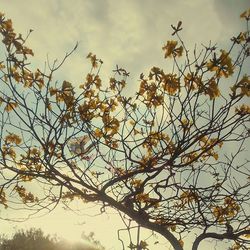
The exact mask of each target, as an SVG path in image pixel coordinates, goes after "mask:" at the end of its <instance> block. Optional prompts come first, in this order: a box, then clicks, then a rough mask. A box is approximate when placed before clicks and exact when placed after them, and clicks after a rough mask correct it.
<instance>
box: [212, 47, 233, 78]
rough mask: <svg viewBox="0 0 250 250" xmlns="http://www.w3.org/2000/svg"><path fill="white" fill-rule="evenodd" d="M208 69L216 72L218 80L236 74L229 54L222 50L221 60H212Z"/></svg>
mask: <svg viewBox="0 0 250 250" xmlns="http://www.w3.org/2000/svg"><path fill="white" fill-rule="evenodd" d="M207 68H208V70H210V71H215V73H216V77H218V78H220V77H222V76H224V77H226V78H227V77H228V76H230V75H232V74H233V73H234V67H233V64H232V60H231V58H230V57H229V53H228V52H226V51H225V50H221V55H220V57H219V58H213V60H210V61H209V62H208V63H207Z"/></svg>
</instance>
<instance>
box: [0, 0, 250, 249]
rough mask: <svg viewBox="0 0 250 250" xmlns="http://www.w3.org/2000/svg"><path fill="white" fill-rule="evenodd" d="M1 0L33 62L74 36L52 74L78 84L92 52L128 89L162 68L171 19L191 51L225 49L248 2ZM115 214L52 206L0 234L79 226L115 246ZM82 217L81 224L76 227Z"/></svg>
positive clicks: (74, 234)
mask: <svg viewBox="0 0 250 250" xmlns="http://www.w3.org/2000/svg"><path fill="white" fill-rule="evenodd" d="M0 3H1V5H0V8H1V9H0V11H1V12H4V13H5V14H6V16H7V17H9V18H11V19H12V20H13V23H14V27H15V30H16V32H17V33H23V34H27V32H28V30H29V29H33V30H34V32H33V33H32V35H31V36H30V38H29V41H28V44H29V46H30V47H31V48H32V49H33V50H34V53H35V57H34V59H33V63H34V64H35V65H36V66H39V67H43V64H44V62H45V61H46V56H47V55H48V56H49V58H50V59H51V60H53V59H55V58H58V59H60V58H62V57H63V56H64V54H65V52H67V51H69V50H71V49H72V48H73V47H74V45H75V43H76V42H77V41H78V42H79V47H78V49H77V51H76V53H75V54H74V55H72V57H71V58H70V59H69V60H68V62H67V63H66V64H65V65H64V67H63V70H61V71H60V72H59V73H60V74H58V79H59V80H63V79H65V80H68V81H71V82H73V83H74V84H75V85H77V84H79V83H81V82H82V81H83V80H84V78H85V75H86V73H87V72H88V70H89V64H88V63H87V61H86V55H87V54H88V52H93V53H95V54H97V56H98V57H99V58H101V59H102V60H103V61H104V66H103V68H102V72H103V75H104V77H106V78H108V77H109V76H111V75H112V72H111V71H112V69H114V67H115V65H116V64H118V65H119V66H121V67H124V68H126V69H127V70H128V71H129V72H131V78H130V80H129V84H131V85H130V86H131V88H133V87H134V86H136V82H137V79H138V76H139V74H140V73H141V72H147V71H148V70H149V69H150V68H151V67H152V66H158V65H160V66H161V67H164V66H166V67H167V66H168V65H167V64H168V63H169V62H166V61H165V60H164V56H163V52H162V49H161V48H162V46H163V44H164V43H165V42H166V41H167V40H169V39H172V37H171V32H172V30H171V28H170V25H171V24H176V23H177V22H178V21H179V20H181V21H182V22H183V28H184V30H183V32H182V36H183V39H184V41H185V42H186V44H187V46H188V47H189V48H190V49H192V48H193V47H194V45H195V44H200V43H205V44H208V42H209V40H211V41H212V42H214V43H218V44H219V46H221V47H226V46H228V41H229V39H230V37H232V36H233V35H235V34H237V33H239V32H240V31H241V30H242V29H244V22H242V21H241V20H240V19H239V15H240V14H241V13H242V12H243V11H244V10H246V9H247V8H249V1H248V0H118V1H117V0H72V1H69V0H25V1H20V0H11V1H10V0H0ZM106 80H107V79H106ZM1 209H2V208H1ZM86 213H87V211H86ZM0 215H1V214H0ZM9 216H10V217H11V214H10V215H9ZM108 217H109V219H108ZM114 218H115V217H114V216H103V217H101V218H99V219H92V218H89V217H80V218H79V217H77V216H73V215H72V214H71V213H69V212H67V213H66V212H64V211H63V210H62V209H58V210H56V211H55V212H54V213H53V215H50V216H46V217H43V218H40V219H35V220H32V221H28V222H27V223H23V224H21V225H19V224H15V223H9V222H8V223H7V222H4V221H3V222H1V228H0V231H1V232H4V231H5V232H11V231H12V230H13V228H14V227H15V226H17V227H18V228H22V227H25V226H26V227H29V226H30V225H35V226H37V227H41V228H43V229H44V230H45V231H46V232H49V233H53V232H58V234H60V235H63V236H64V237H66V238H71V239H76V238H79V237H80V234H81V231H85V232H90V231H95V232H96V234H97V238H98V239H100V240H101V241H102V242H103V244H104V245H105V246H107V247H108V248H107V249H113V250H115V249H120V248H119V245H117V244H119V242H118V240H117V239H116V230H117V228H118V226H119V222H118V220H116V219H114ZM83 221H86V222H87V223H86V224H84V225H81V226H79V225H77V224H78V223H79V222H83ZM3 230H4V231H3ZM104 232H109V233H108V234H107V233H104ZM150 249H151V248H150ZM152 249H153V250H154V249H158V250H161V249H162V247H160V248H159V247H158V248H157V247H155V248H152Z"/></svg>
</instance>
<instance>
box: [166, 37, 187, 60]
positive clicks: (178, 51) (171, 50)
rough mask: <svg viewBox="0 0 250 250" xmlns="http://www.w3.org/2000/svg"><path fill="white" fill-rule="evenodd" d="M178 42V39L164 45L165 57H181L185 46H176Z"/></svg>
mask: <svg viewBox="0 0 250 250" xmlns="http://www.w3.org/2000/svg"><path fill="white" fill-rule="evenodd" d="M177 44H178V42H177V41H173V40H171V41H167V44H166V45H164V46H163V47H162V49H163V50H164V51H165V58H167V57H172V56H173V57H176V56H178V57H180V56H182V53H183V47H182V46H180V47H176V46H177Z"/></svg>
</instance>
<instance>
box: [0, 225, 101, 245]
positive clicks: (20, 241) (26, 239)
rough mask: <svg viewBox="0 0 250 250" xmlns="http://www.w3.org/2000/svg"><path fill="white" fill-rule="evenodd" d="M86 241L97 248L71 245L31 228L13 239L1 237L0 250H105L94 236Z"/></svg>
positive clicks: (20, 231)
mask: <svg viewBox="0 0 250 250" xmlns="http://www.w3.org/2000/svg"><path fill="white" fill-rule="evenodd" d="M85 239H87V240H88V242H89V243H92V244H93V245H95V246H96V247H91V246H87V245H86V244H85V245H84V244H82V243H75V244H72V243H69V242H67V241H65V240H62V239H60V238H58V237H57V236H50V235H45V234H44V233H43V231H42V230H41V229H36V228H30V229H29V230H26V231H25V230H18V231H17V232H16V233H15V234H14V235H13V236H12V237H11V238H8V237H7V236H6V235H2V236H1V237H0V250H34V249H36V250H104V248H103V247H102V246H101V244H100V243H99V241H97V240H95V239H94V237H93V234H90V235H89V236H86V237H85Z"/></svg>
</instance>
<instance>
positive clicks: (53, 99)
mask: <svg viewBox="0 0 250 250" xmlns="http://www.w3.org/2000/svg"><path fill="white" fill-rule="evenodd" d="M249 14H250V10H248V11H246V12H244V13H242V14H241V17H242V18H243V19H245V21H246V22H247V23H248V22H249ZM171 26H172V28H173V30H174V32H173V34H172V35H173V36H175V37H176V40H169V41H167V42H166V43H165V45H164V46H163V48H162V49H163V52H164V57H165V58H166V60H167V63H168V64H169V63H173V70H172V71H171V72H169V71H167V70H165V69H161V68H160V67H157V66H154V67H152V68H151V69H150V70H149V72H148V73H142V74H141V75H140V77H139V79H138V80H139V85H138V90H137V91H136V93H135V94H134V95H131V96H128V95H127V94H124V92H123V90H124V88H126V87H127V85H128V83H130V84H131V81H134V80H132V79H130V78H129V72H127V71H126V70H125V69H123V68H120V67H119V66H118V65H117V66H116V69H115V70H114V71H113V75H112V76H111V77H110V79H109V80H108V81H106V80H105V79H102V77H101V75H100V72H101V67H102V64H103V61H102V60H101V59H99V58H98V57H97V56H96V55H95V54H93V53H89V54H88V55H87V59H88V60H90V67H91V70H90V72H89V73H88V74H87V76H86V77H84V78H83V79H82V82H80V83H76V82H69V81H67V79H65V80H59V81H57V79H55V72H57V71H58V70H60V68H61V67H62V65H63V62H64V61H65V60H66V59H67V58H68V57H69V56H70V55H71V53H73V52H74V51H75V50H76V47H77V46H76V47H75V48H74V49H73V50H72V51H71V52H70V53H67V54H66V55H65V58H64V59H63V60H62V62H60V63H56V62H55V63H54V64H51V63H50V62H47V70H44V71H42V70H40V69H35V70H34V69H33V68H32V65H30V64H29V57H30V56H34V53H33V51H32V50H31V49H30V48H28V47H27V46H26V45H25V44H26V40H27V37H25V38H23V37H22V35H20V34H19V35H17V34H16V33H15V32H14V29H13V26H12V21H11V20H10V19H6V18H5V16H4V14H2V13H1V14H0V33H1V35H2V43H3V45H2V47H1V49H4V52H3V53H1V55H2V56H3V55H6V57H5V58H3V59H2V60H1V61H0V80H1V86H3V88H1V91H0V115H1V119H0V128H1V130H0V133H1V144H0V150H1V151H0V167H1V182H0V204H2V205H3V207H5V208H7V207H8V208H10V209H11V208H14V209H16V208H20V206H26V207H28V208H29V210H36V211H39V210H41V208H46V209H49V210H50V209H53V208H54V207H55V206H57V204H58V203H59V202H62V203H64V204H65V205H66V207H70V205H71V203H72V202H73V203H74V201H76V200H77V201H78V202H80V203H81V202H82V203H88V202H94V203H96V204H99V205H100V206H101V212H105V211H106V208H107V207H112V208H113V209H115V210H116V211H119V213H120V215H121V218H122V220H123V222H124V223H125V224H126V229H127V231H128V232H129V233H130V229H132V226H131V224H130V222H131V221H133V222H135V223H137V225H138V232H139V229H140V228H141V227H144V228H148V229H150V230H152V231H154V232H157V233H159V234H161V235H162V236H163V237H165V238H166V240H167V241H168V242H169V243H170V244H171V245H172V246H173V247H174V249H176V250H182V249H183V247H185V244H186V243H185V241H186V236H187V234H188V232H190V231H194V232H195V233H196V234H197V235H198V236H197V237H195V239H194V240H193V242H194V243H193V250H196V249H198V245H199V243H200V242H201V241H202V240H203V239H206V238H214V239H221V240H223V239H228V240H232V241H234V242H233V244H234V245H233V246H232V249H241V248H242V249H247V247H248V246H249V239H248V237H246V236H248V235H249V234H250V231H249V210H248V207H249V199H250V197H249V193H248V192H249V183H250V182H249V170H248V169H247V164H248V163H249V161H247V160H245V159H244V158H245V156H246V153H245V151H244V148H245V145H246V143H247V140H248V138H249V135H250V133H249V114H250V106H249V105H248V103H249V96H250V78H249V72H248V71H247V70H248V69H247V67H246V61H247V60H249V55H250V48H249V41H250V39H249V30H247V31H244V32H240V33H239V35H237V36H236V37H233V38H232V39H231V42H232V43H231V46H230V47H229V48H227V49H219V48H217V47H216V46H212V45H211V44H209V45H207V46H205V45H204V46H203V47H202V50H201V51H198V49H196V50H195V53H194V54H192V53H191V52H190V51H189V50H188V49H187V48H186V47H185V44H184V41H183V40H182V38H181V30H182V23H181V22H178V24H177V26H174V25H171ZM235 55H236V56H235ZM228 152H229V153H228ZM238 156H242V157H238ZM18 201H19V203H18ZM21 204H22V205H21ZM139 236H140V235H139V233H138V237H137V238H136V239H134V238H133V237H130V242H129V244H128V248H129V249H149V247H148V243H147V241H146V240H145V239H140V237H139ZM193 236H194V235H193ZM119 237H120V236H119ZM120 240H121V242H123V240H122V239H120ZM123 246H124V244H123Z"/></svg>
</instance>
